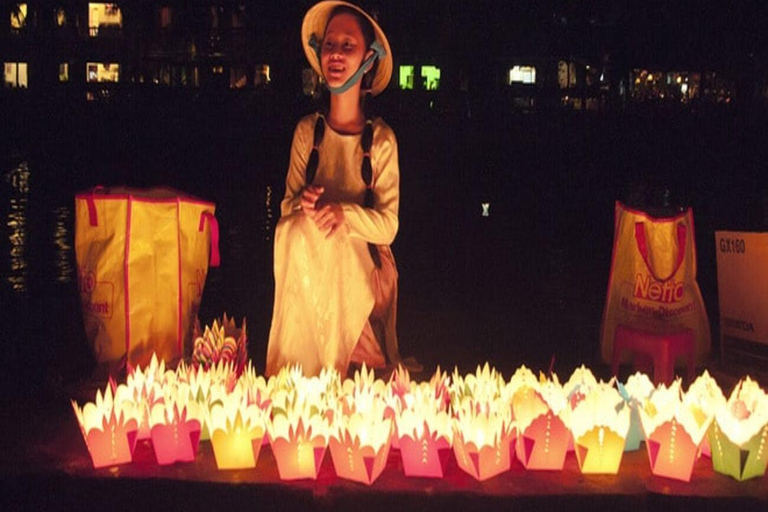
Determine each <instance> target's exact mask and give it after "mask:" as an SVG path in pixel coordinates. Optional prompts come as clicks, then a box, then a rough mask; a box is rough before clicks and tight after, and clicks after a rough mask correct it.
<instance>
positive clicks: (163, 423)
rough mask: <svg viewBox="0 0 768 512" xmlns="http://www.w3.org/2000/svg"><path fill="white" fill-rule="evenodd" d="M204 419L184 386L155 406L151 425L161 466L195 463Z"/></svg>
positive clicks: (153, 442) (157, 457)
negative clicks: (201, 419)
mask: <svg viewBox="0 0 768 512" xmlns="http://www.w3.org/2000/svg"><path fill="white" fill-rule="evenodd" d="M201 416H202V412H201V411H200V409H199V407H198V405H197V402H195V401H191V400H190V399H189V389H188V387H185V386H184V385H182V386H181V388H180V389H178V390H177V393H176V396H175V397H172V396H166V398H165V400H164V401H163V402H159V403H156V404H155V405H154V406H153V407H152V411H151V413H150V418H149V424H150V428H151V434H152V448H153V449H154V451H155V457H156V459H157V463H158V464H160V465H165V464H173V463H174V462H194V460H195V455H196V454H197V447H198V444H199V442H200V418H201Z"/></svg>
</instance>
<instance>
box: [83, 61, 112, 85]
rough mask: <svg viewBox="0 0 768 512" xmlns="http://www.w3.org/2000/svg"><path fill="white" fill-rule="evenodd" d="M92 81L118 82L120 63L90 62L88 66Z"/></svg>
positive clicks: (89, 80) (88, 77)
mask: <svg viewBox="0 0 768 512" xmlns="http://www.w3.org/2000/svg"><path fill="white" fill-rule="evenodd" d="M86 69H87V70H88V76H87V78H86V80H87V81H88V82H90V83H98V82H117V81H118V80H119V78H120V64H105V63H102V62H89V63H88V65H87V66H86Z"/></svg>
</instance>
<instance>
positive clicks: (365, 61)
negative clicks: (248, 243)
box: [266, 1, 419, 376]
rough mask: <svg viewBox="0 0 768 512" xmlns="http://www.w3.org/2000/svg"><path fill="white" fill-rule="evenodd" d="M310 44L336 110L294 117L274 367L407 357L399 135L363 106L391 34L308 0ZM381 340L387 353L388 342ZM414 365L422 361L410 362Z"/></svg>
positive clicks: (381, 74) (270, 357)
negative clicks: (399, 323) (395, 245)
mask: <svg viewBox="0 0 768 512" xmlns="http://www.w3.org/2000/svg"><path fill="white" fill-rule="evenodd" d="M301 34H302V43H303V45H304V52H305V54H306V56H307V59H308V60H309V63H310V65H311V66H312V68H313V69H314V70H315V72H316V73H317V74H318V75H319V76H320V77H321V80H322V81H323V83H324V84H325V86H326V88H327V89H328V91H329V92H330V108H328V110H327V111H326V112H324V113H316V114H312V115H309V116H307V117H305V118H303V119H302V120H301V121H299V123H298V125H297V126H296V130H295V133H294V137H293V145H292V147H291V157H290V164H289V168H288V176H287V178H286V192H285V198H284V199H283V201H282V203H281V205H280V210H281V218H280V221H279V222H278V224H277V228H276V231H275V267H274V271H275V304H274V309H273V316H272V327H271V330H270V335H269V347H268V349H267V368H266V373H267V375H273V374H275V373H277V372H278V371H279V370H280V368H281V367H283V366H284V365H286V364H293V363H300V364H301V365H302V367H303V370H304V373H305V374H306V375H316V374H318V373H319V372H320V371H321V370H322V369H323V368H324V367H335V368H336V369H337V370H338V371H339V372H340V373H341V374H342V376H344V375H346V373H347V369H348V366H349V364H350V363H358V364H362V363H366V364H367V365H368V366H370V367H374V368H382V367H385V366H386V364H387V361H386V358H385V356H384V352H386V355H387V358H388V359H389V362H390V363H391V364H397V363H401V362H402V361H401V359H400V355H399V353H398V348H397V337H396V334H395V322H396V315H395V313H396V306H397V270H396V269H395V262H394V258H393V257H392V252H391V251H390V248H389V246H390V244H391V243H392V241H393V240H394V238H395V234H396V233H397V228H398V207H399V199H400V194H399V181H400V171H399V167H398V160H397V141H396V139H395V134H394V132H393V131H392V129H391V128H390V127H389V126H387V125H386V124H385V123H384V122H383V121H382V120H381V119H378V118H376V119H371V118H370V116H366V115H365V113H364V110H365V109H364V104H365V98H366V96H367V95H369V94H370V95H376V94H378V93H380V92H381V91H382V90H384V88H385V87H386V86H387V84H388V83H389V79H390V76H391V74H392V53H391V51H390V48H389V43H388V41H387V38H386V36H385V35H384V32H383V31H382V30H381V28H380V27H379V26H378V24H377V23H376V22H375V21H374V20H373V19H372V18H371V17H370V16H368V14H366V13H365V12H364V11H363V10H362V9H360V8H358V7H356V6H354V5H351V4H348V3H346V2H341V1H325V2H320V3H318V4H316V5H315V6H314V7H312V8H310V10H309V11H308V12H307V14H306V15H305V17H304V22H303V24H302V29H301ZM382 345H383V347H384V351H382ZM413 369H415V370H418V369H419V368H417V367H414V368H413Z"/></svg>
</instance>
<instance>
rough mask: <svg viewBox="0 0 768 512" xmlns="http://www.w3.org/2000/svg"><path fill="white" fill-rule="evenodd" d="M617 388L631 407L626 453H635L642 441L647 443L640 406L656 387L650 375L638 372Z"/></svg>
mask: <svg viewBox="0 0 768 512" xmlns="http://www.w3.org/2000/svg"><path fill="white" fill-rule="evenodd" d="M617 387H618V388H619V393H620V394H621V396H622V397H623V398H624V400H625V401H626V402H627V405H629V432H628V433H627V441H626V443H624V451H625V452H633V451H636V450H639V449H640V442H641V441H645V434H643V427H642V425H641V424H640V413H639V411H638V405H639V404H642V403H643V401H644V400H645V399H646V398H648V397H649V396H651V393H652V392H653V390H654V389H656V386H654V385H653V382H651V379H650V378H649V377H648V375H646V374H644V373H640V372H637V373H635V374H634V375H630V376H629V379H627V383H626V384H624V385H623V386H622V385H621V383H618V384H617Z"/></svg>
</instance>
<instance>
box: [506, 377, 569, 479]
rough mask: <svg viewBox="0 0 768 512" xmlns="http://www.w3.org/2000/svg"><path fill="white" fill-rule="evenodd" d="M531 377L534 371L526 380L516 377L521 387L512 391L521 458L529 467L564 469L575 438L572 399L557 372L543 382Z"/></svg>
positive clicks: (516, 382)
mask: <svg viewBox="0 0 768 512" xmlns="http://www.w3.org/2000/svg"><path fill="white" fill-rule="evenodd" d="M518 372H519V371H518ZM516 375H518V376H520V374H519V373H516ZM524 375H526V374H524ZM531 377H533V374H532V373H531V374H530V375H526V376H525V377H524V378H523V379H522V380H520V379H515V378H514V376H513V379H512V380H511V381H510V386H511V387H512V388H515V387H517V389H516V390H515V391H514V392H512V410H513V411H514V414H515V422H516V425H517V429H518V436H517V441H516V443H515V448H516V453H517V458H518V460H520V462H521V463H522V464H523V466H525V468H526V469H543V470H560V469H563V465H564V464H565V456H566V453H567V451H568V442H569V440H570V437H571V431H570V407H569V405H568V399H567V398H566V396H565V392H564V390H563V387H562V386H561V385H560V382H559V381H558V379H557V375H554V374H553V376H552V377H553V378H552V380H547V379H541V381H536V379H535V377H534V378H533V379H531Z"/></svg>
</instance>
